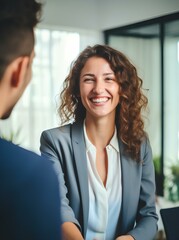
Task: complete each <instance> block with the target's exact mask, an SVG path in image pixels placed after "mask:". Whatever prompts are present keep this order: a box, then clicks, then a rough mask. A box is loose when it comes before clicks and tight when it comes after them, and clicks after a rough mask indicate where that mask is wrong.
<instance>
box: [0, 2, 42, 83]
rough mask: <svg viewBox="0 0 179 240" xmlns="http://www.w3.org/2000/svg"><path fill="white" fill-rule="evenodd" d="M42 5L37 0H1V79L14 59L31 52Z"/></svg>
mask: <svg viewBox="0 0 179 240" xmlns="http://www.w3.org/2000/svg"><path fill="white" fill-rule="evenodd" d="M41 5H42V4H41V3H39V2H37V1H36V0H0V79H1V78H2V76H3V74H4V72H5V69H6V67H7V66H8V65H9V64H10V63H11V62H12V61H13V60H14V59H16V58H17V57H20V56H29V55H30V54H31V52H32V50H33V48H34V27H35V26H36V24H37V23H38V22H39V21H40V18H41V7H42V6H41Z"/></svg>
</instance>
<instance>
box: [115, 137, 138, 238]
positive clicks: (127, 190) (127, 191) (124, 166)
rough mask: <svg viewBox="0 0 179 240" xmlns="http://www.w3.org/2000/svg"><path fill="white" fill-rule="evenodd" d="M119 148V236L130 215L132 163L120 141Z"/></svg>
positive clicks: (122, 232) (123, 230)
mask: <svg viewBox="0 0 179 240" xmlns="http://www.w3.org/2000/svg"><path fill="white" fill-rule="evenodd" d="M119 148H120V159H121V175H122V205H121V214H120V219H119V228H118V229H119V232H120V234H124V232H125V225H126V222H125V219H127V215H128V214H130V207H131V199H130V196H131V191H133V190H132V185H131V184H132V175H133V173H132V171H133V167H132V165H133V164H134V161H132V160H131V159H130V158H129V157H128V156H126V154H125V153H124V145H123V143H122V142H121V141H119Z"/></svg>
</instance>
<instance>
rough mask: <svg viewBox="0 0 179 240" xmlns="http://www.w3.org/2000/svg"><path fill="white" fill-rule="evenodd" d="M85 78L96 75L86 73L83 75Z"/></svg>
mask: <svg viewBox="0 0 179 240" xmlns="http://www.w3.org/2000/svg"><path fill="white" fill-rule="evenodd" d="M85 76H90V77H94V74H92V73H85V74H83V75H82V77H85Z"/></svg>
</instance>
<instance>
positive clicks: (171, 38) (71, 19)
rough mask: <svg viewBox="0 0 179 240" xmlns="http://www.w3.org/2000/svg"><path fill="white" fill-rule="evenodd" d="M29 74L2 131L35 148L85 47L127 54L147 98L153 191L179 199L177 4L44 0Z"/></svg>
mask: <svg viewBox="0 0 179 240" xmlns="http://www.w3.org/2000/svg"><path fill="white" fill-rule="evenodd" d="M35 33H36V46H35V52H36V58H35V60H34V65H33V78H32V81H31V83H30V85H29V87H28V88H27V90H26V91H25V93H24V95H23V97H22V99H21V100H20V101H19V102H18V104H17V106H16V107H15V109H14V112H13V114H12V116H11V117H10V119H8V120H5V121H2V120H1V121H0V129H1V135H3V136H4V137H5V138H7V139H12V141H13V142H15V143H17V144H19V145H21V146H23V147H26V148H28V149H31V150H33V151H35V152H37V153H39V142H40V134H41V132H42V131H43V130H45V129H48V128H52V127H56V126H58V125H60V119H59V117H58V114H57V107H58V105H59V102H60V97H59V93H60V91H61V89H62V86H63V81H64V79H65V77H66V75H67V74H68V71H69V69H70V64H71V62H72V61H73V60H74V59H75V58H76V57H77V55H78V54H79V52H80V51H82V50H83V49H84V48H85V47H86V46H88V45H94V44H97V43H99V44H108V45H110V46H112V47H115V48H116V49H118V50H120V51H122V52H123V53H124V54H126V55H127V56H128V57H129V59H130V60H131V61H132V62H133V64H134V65H135V66H136V68H137V69H138V72H139V76H140V77H141V78H142V79H143V88H144V92H145V93H146V95H147V97H148V99H149V108H148V112H147V114H146V115H145V119H146V131H147V132H148V134H149V138H150V142H151V145H152V149H153V156H154V164H155V169H156V181H157V194H158V195H161V196H164V197H165V198H167V199H169V200H171V201H178V200H179V94H178V90H179V1H178V0H150V1H147V0H112V1H108V0H75V1H74V0H44V9H43V15H42V21H41V23H40V24H39V25H38V28H37V29H36V32H35Z"/></svg>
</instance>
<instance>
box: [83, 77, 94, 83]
mask: <svg viewBox="0 0 179 240" xmlns="http://www.w3.org/2000/svg"><path fill="white" fill-rule="evenodd" d="M93 81H94V79H93V78H85V79H84V82H93Z"/></svg>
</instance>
